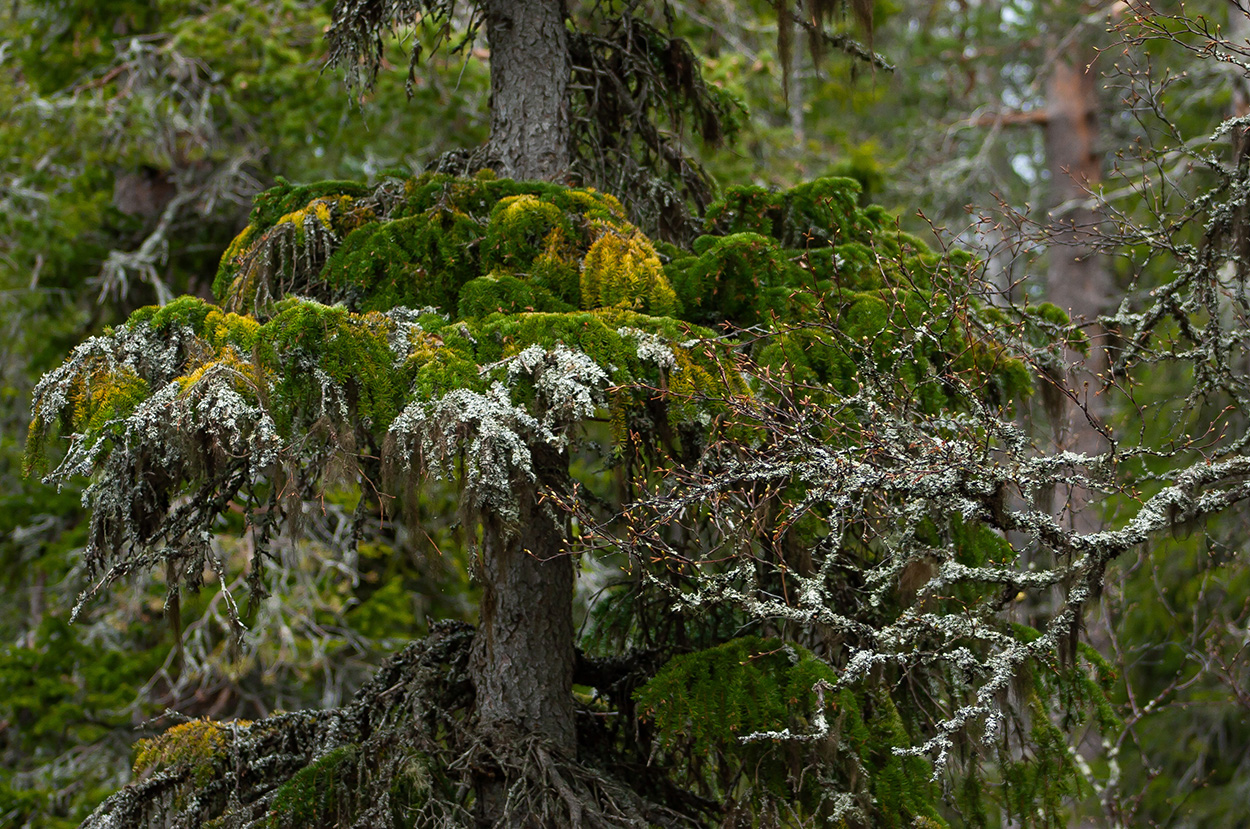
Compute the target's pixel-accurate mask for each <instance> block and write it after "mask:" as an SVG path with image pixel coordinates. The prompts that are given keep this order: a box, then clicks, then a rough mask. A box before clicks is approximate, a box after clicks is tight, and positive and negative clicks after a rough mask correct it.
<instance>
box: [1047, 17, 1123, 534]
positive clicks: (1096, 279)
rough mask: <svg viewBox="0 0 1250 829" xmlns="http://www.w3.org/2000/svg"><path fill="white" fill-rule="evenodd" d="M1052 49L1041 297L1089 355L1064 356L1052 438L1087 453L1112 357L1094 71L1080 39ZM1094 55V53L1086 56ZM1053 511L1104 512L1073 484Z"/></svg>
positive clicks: (1084, 521) (1071, 517)
mask: <svg viewBox="0 0 1250 829" xmlns="http://www.w3.org/2000/svg"><path fill="white" fill-rule="evenodd" d="M1073 41H1074V43H1073V44H1072V45H1071V46H1068V47H1066V48H1065V47H1063V46H1060V47H1057V48H1058V49H1061V50H1063V51H1064V52H1067V54H1057V55H1056V57H1055V59H1054V61H1053V62H1052V65H1051V67H1050V74H1049V76H1048V77H1047V79H1046V121H1045V124H1046V127H1045V132H1046V166H1047V169H1048V170H1049V172H1050V203H1051V213H1050V221H1051V226H1052V230H1051V234H1050V245H1049V250H1048V255H1049V267H1048V269H1047V273H1046V298H1047V299H1048V300H1049V301H1050V302H1053V303H1054V304H1056V305H1058V306H1059V307H1060V308H1062V309H1064V310H1065V311H1067V312H1068V313H1069V314H1070V315H1071V317H1072V318H1073V321H1074V322H1076V323H1078V324H1080V323H1083V324H1084V331H1085V333H1086V335H1087V336H1088V337H1089V340H1090V346H1091V347H1090V352H1089V356H1088V357H1087V358H1085V359H1084V360H1083V361H1082V360H1081V358H1080V355H1079V354H1075V353H1072V354H1068V355H1067V356H1068V362H1069V364H1070V365H1072V366H1074V367H1075V370H1072V369H1070V370H1069V372H1068V375H1067V377H1064V378H1061V382H1064V383H1065V384H1066V387H1067V389H1068V392H1069V395H1070V397H1069V399H1068V401H1067V402H1065V403H1064V404H1063V406H1062V407H1061V409H1060V410H1059V413H1058V417H1057V418H1055V421H1056V422H1055V423H1054V437H1055V441H1056V443H1057V444H1058V446H1059V448H1061V449H1067V450H1071V451H1074V452H1080V453H1084V454H1088V455H1093V454H1098V453H1101V452H1103V451H1105V450H1106V449H1107V442H1106V440H1105V439H1104V438H1103V436H1102V435H1101V434H1099V432H1098V430H1097V429H1096V428H1095V427H1094V425H1093V423H1091V418H1092V419H1093V420H1095V421H1102V420H1104V418H1105V415H1106V414H1107V412H1108V405H1107V400H1106V395H1104V394H1099V393H1098V392H1099V391H1100V390H1101V386H1102V378H1103V377H1104V376H1105V374H1106V371H1107V367H1108V365H1109V360H1108V356H1107V347H1108V345H1109V342H1108V332H1107V331H1106V330H1104V329H1103V328H1102V327H1101V326H1100V325H1098V324H1097V322H1096V320H1097V318H1098V316H1099V315H1100V314H1102V313H1104V312H1105V311H1106V310H1107V306H1108V304H1109V302H1110V301H1111V297H1112V296H1113V288H1114V286H1113V285H1112V279H1111V272H1110V270H1109V269H1108V267H1107V263H1106V261H1105V258H1104V257H1103V256H1102V255H1101V254H1100V253H1098V252H1097V251H1096V250H1095V249H1094V247H1093V246H1092V244H1093V240H1094V238H1095V236H1096V235H1097V233H1098V231H1099V224H1100V216H1099V214H1098V211H1097V210H1096V209H1095V207H1094V206H1093V205H1092V204H1091V201H1090V198H1089V191H1090V189H1091V188H1094V187H1096V186H1097V185H1098V183H1099V182H1100V181H1101V179H1102V155H1101V153H1100V152H1099V147H1098V141H1099V130H1098V109H1097V106H1098V102H1097V95H1096V81H1097V75H1096V74H1095V73H1094V71H1093V70H1091V69H1089V68H1088V65H1087V64H1088V61H1086V60H1084V59H1083V58H1085V57H1087V55H1086V50H1085V49H1084V48H1083V47H1082V46H1081V45H1080V42H1079V38H1073ZM1088 57H1090V58H1091V59H1092V57H1093V56H1092V55H1088ZM1056 495H1057V498H1056V503H1055V504H1054V505H1053V511H1054V512H1056V513H1058V512H1060V511H1062V510H1064V509H1066V510H1067V511H1068V514H1067V523H1069V524H1070V525H1071V526H1072V527H1073V528H1074V529H1077V530H1080V531H1084V532H1090V531H1093V530H1096V529H1098V527H1099V526H1100V524H1101V517H1100V516H1099V515H1098V514H1097V510H1096V509H1095V508H1092V507H1091V505H1090V503H1089V500H1090V499H1089V493H1088V492H1087V491H1085V490H1084V489H1082V488H1079V487H1075V486H1073V487H1071V488H1070V491H1069V492H1067V493H1057V494H1056Z"/></svg>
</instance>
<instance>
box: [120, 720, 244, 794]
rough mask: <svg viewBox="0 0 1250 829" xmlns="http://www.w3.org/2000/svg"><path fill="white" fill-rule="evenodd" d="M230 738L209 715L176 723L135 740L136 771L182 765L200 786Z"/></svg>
mask: <svg viewBox="0 0 1250 829" xmlns="http://www.w3.org/2000/svg"><path fill="white" fill-rule="evenodd" d="M229 745H230V741H229V738H228V737H227V732H226V730H225V729H223V728H222V727H221V726H220V725H219V724H217V723H215V722H212V721H211V720H208V719H203V720H192V721H191V722H186V723H182V724H181V725H175V726H174V727H173V728H170V729H168V730H167V731H165V733H164V734H160V735H159V736H156V737H152V738H150V739H147V740H140V741H139V742H138V743H136V744H135V764H134V773H135V774H136V775H141V774H145V773H147V772H154V771H160V770H162V769H169V768H174V767H176V766H185V767H187V768H188V770H189V771H190V774H191V778H192V780H193V781H194V782H195V784H196V785H197V786H203V785H204V784H205V783H207V782H208V781H209V780H211V779H212V778H213V776H214V775H215V774H216V772H217V767H218V766H219V765H220V764H221V763H222V762H224V761H225V759H226V755H227V751H228V749H229Z"/></svg>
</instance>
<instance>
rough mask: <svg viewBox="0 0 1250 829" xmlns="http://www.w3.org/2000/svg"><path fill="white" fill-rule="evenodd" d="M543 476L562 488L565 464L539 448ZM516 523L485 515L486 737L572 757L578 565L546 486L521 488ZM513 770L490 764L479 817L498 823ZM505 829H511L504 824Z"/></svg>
mask: <svg viewBox="0 0 1250 829" xmlns="http://www.w3.org/2000/svg"><path fill="white" fill-rule="evenodd" d="M531 449H532V452H533V459H534V467H535V472H536V473H537V474H538V477H539V480H540V481H542V482H544V483H548V484H554V485H557V486H558V485H559V484H560V483H561V482H562V481H564V480H565V479H566V478H567V476H568V458H567V456H566V455H565V454H564V453H563V452H559V451H557V450H555V449H552V448H551V447H548V446H537V447H532V448H531ZM515 495H516V502H517V522H516V523H515V524H513V523H512V522H511V521H504V520H503V519H502V518H500V517H499V516H498V515H493V514H490V513H488V514H486V515H484V516H482V544H481V562H480V566H479V576H480V579H481V583H482V603H481V616H480V620H479V624H478V633H477V636H476V638H475V639H474V643H473V655H472V659H471V662H470V666H471V672H472V676H473V683H474V690H475V695H476V699H477V713H478V717H479V720H478V724H479V728H480V730H481V736H482V738H483V739H484V740H486V741H487V742H488V743H490V744H492V745H493V747H494V748H495V749H496V750H497V751H499V752H501V753H502V754H503V755H507V754H508V753H509V751H510V749H511V748H513V747H515V745H516V741H517V740H518V739H523V738H526V737H538V738H540V739H542V740H543V741H544V742H545V743H546V744H547V746H548V747H549V748H551V749H554V750H555V751H556V752H558V753H560V754H563V755H565V756H567V757H572V756H574V755H575V753H576V750H577V739H576V731H575V722H574V708H573V661H574V651H573V601H572V599H573V560H572V558H571V557H570V556H569V555H568V551H567V550H566V546H567V545H566V543H565V531H564V526H563V523H564V522H563V521H562V520H561V519H560V518H559V517H558V513H557V512H556V509H557V508H556V507H554V506H553V505H551V504H544V503H543V502H542V499H541V497H540V489H539V485H538V484H536V483H530V484H522V485H519V486H518V487H517V491H516V493H515ZM508 784H509V780H508V774H507V771H506V770H500V769H491V768H484V769H483V770H482V772H481V773H480V774H479V777H478V781H477V795H478V808H477V813H478V814H477V816H478V820H479V822H480V823H481V824H482V825H485V826H495V825H499V824H500V822H501V818H502V817H503V816H504V804H505V801H506V799H507V787H508ZM505 825H506V824H505Z"/></svg>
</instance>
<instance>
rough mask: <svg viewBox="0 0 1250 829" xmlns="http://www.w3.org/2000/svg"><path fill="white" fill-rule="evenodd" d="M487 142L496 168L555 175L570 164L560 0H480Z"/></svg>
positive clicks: (520, 174) (525, 175)
mask: <svg viewBox="0 0 1250 829" xmlns="http://www.w3.org/2000/svg"><path fill="white" fill-rule="evenodd" d="M482 6H483V9H484V11H485V16H486V38H487V40H488V41H489V42H490V98H491V101H490V144H491V151H492V155H494V156H495V157H496V158H497V159H498V162H499V165H500V168H501V169H499V170H498V172H499V173H501V174H502V175H505V176H511V177H512V178H517V179H546V180H553V179H555V178H557V177H558V176H560V175H561V174H562V173H563V172H564V171H565V170H566V169H567V167H568V165H569V105H568V85H569V75H570V67H569V50H568V34H567V32H566V30H565V28H564V18H565V14H564V4H563V2H562V0H485V2H484V3H483V4H482Z"/></svg>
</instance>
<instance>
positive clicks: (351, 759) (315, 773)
mask: <svg viewBox="0 0 1250 829" xmlns="http://www.w3.org/2000/svg"><path fill="white" fill-rule="evenodd" d="M357 754H358V751H357V749H356V746H354V745H346V746H340V747H339V748H336V749H333V750H332V751H329V752H327V753H325V754H324V755H322V756H321V757H319V758H317V759H316V760H315V761H313V762H312V763H310V764H308V765H307V766H305V767H304V768H302V769H300V770H299V771H297V772H296V773H295V774H294V775H293V776H292V777H291V779H290V780H288V781H287V782H285V783H283V784H282V785H281V786H279V787H278V790H277V791H276V792H275V793H274V796H273V803H272V805H271V806H270V807H269V825H270V827H272V829H296V828H297V827H299V828H300V829H302V828H303V827H308V826H326V825H332V824H331V822H332V821H334V820H336V819H338V818H340V817H342V816H343V813H344V812H345V810H346V808H347V807H348V805H349V804H348V803H347V802H345V801H346V798H345V797H344V794H343V793H344V792H346V791H350V790H351V781H352V779H353V778H354V777H355V772H356V770H355V762H356V758H357Z"/></svg>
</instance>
